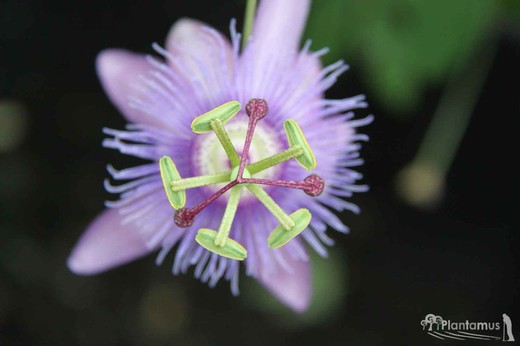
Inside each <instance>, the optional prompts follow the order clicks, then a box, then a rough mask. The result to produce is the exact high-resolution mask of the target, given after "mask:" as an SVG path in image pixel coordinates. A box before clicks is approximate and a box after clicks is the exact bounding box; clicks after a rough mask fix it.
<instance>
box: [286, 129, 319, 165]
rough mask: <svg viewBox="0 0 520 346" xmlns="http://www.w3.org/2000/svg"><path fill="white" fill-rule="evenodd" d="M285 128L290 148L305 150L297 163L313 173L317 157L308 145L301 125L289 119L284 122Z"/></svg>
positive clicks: (297, 159) (298, 157) (297, 158)
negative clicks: (297, 146)
mask: <svg viewBox="0 0 520 346" xmlns="http://www.w3.org/2000/svg"><path fill="white" fill-rule="evenodd" d="M283 127H284V128H285V134H286V136H287V142H288V143H289V146H290V147H293V146H296V145H299V146H300V147H301V148H302V149H303V154H302V155H300V156H297V157H296V161H298V163H299V164H300V166H302V167H303V168H305V169H306V170H308V171H312V170H313V169H314V168H316V157H315V156H314V153H313V152H312V150H311V147H310V146H309V143H307V139H306V138H305V136H304V135H303V132H302V129H301V128H300V125H298V123H297V122H296V121H295V120H293V119H288V120H286V121H285V122H284V124H283Z"/></svg>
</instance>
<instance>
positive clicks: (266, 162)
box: [247, 145, 303, 174]
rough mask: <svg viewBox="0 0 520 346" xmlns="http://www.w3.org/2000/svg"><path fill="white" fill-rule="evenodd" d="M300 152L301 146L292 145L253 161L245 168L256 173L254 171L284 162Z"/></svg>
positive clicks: (301, 151)
mask: <svg viewBox="0 0 520 346" xmlns="http://www.w3.org/2000/svg"><path fill="white" fill-rule="evenodd" d="M302 154H303V149H302V147H301V146H299V145H295V146H294V147H291V148H289V149H286V150H284V151H282V152H281V153H278V154H275V155H273V156H270V157H266V158H265V159H263V160H260V161H258V162H255V163H253V164H251V165H249V166H247V169H248V170H249V173H251V174H256V173H258V172H261V171H263V170H266V169H268V168H271V167H274V166H276V165H279V164H280V163H282V162H285V161H288V160H290V159H292V158H295V157H298V156H300V155H302Z"/></svg>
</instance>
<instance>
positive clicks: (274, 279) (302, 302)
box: [258, 258, 312, 312]
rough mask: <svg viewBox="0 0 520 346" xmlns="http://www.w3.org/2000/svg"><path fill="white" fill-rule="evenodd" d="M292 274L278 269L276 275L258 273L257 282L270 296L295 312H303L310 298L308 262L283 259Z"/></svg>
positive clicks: (310, 287) (309, 269)
mask: <svg viewBox="0 0 520 346" xmlns="http://www.w3.org/2000/svg"><path fill="white" fill-rule="evenodd" d="M285 261H286V262H287V263H288V265H289V266H290V267H291V269H292V272H288V271H285V270H284V269H283V268H281V267H278V268H277V269H278V271H277V272H276V273H265V272H263V273H260V275H259V278H258V280H259V281H260V283H262V284H263V285H264V286H265V287H266V288H267V290H268V291H269V292H271V294H272V295H274V296H275V297H276V298H278V299H279V300H280V301H281V302H282V303H284V304H286V305H287V306H289V307H290V308H291V309H293V310H294V311H296V312H304V311H305V310H307V308H308V307H309V305H310V302H311V296H312V282H311V267H310V262H309V261H302V260H297V259H293V258H285Z"/></svg>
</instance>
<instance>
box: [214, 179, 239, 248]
mask: <svg viewBox="0 0 520 346" xmlns="http://www.w3.org/2000/svg"><path fill="white" fill-rule="evenodd" d="M241 193H242V187H240V186H235V187H234V188H232V189H231V194H230V195H229V199H228V203H227V206H226V210H225V211H224V216H223V217H222V222H221V223H220V228H219V229H218V234H217V237H216V238H215V245H216V246H220V247H223V246H224V245H225V244H226V240H227V238H228V236H229V232H230V231H231V225H232V224H233V219H234V218H235V214H236V212H237V207H238V203H239V202H240V194H241Z"/></svg>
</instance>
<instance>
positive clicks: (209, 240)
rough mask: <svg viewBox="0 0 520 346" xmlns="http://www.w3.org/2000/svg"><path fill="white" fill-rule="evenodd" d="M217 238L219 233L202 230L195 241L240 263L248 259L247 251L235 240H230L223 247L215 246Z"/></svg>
mask: <svg viewBox="0 0 520 346" xmlns="http://www.w3.org/2000/svg"><path fill="white" fill-rule="evenodd" d="M216 238H217V232H215V231H213V230H211V229H207V228H201V229H199V231H198V232H197V236H196V237H195V240H196V241H197V243H199V244H200V245H201V246H203V247H204V248H206V249H207V250H209V251H211V252H214V253H216V254H217V255H220V256H224V257H227V258H231V259H235V260H239V261H243V260H244V259H245V258H246V257H247V250H246V249H245V248H244V247H243V246H242V245H240V244H239V243H237V242H236V241H234V240H233V239H230V238H228V239H227V240H226V243H225V245H224V246H222V247H221V246H217V245H215V240H216Z"/></svg>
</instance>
